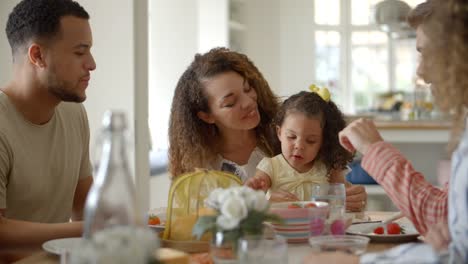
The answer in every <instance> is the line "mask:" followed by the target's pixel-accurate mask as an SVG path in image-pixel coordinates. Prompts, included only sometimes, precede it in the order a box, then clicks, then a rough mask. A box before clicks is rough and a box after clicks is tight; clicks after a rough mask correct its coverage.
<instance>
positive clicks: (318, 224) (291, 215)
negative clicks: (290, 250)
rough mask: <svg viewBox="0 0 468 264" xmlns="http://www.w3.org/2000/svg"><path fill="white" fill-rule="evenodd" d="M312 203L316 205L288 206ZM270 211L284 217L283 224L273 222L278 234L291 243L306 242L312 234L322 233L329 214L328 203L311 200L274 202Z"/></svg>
mask: <svg viewBox="0 0 468 264" xmlns="http://www.w3.org/2000/svg"><path fill="white" fill-rule="evenodd" d="M310 203H313V204H315V206H316V207H312V208H288V207H289V205H291V204H300V205H301V206H305V205H306V204H310ZM270 211H271V213H274V214H277V215H278V216H280V217H281V218H282V219H283V223H282V224H275V223H272V226H273V229H274V230H275V232H276V234H278V235H281V236H283V237H285V238H286V240H287V241H288V242H289V243H305V242H307V240H308V239H309V237H310V236H312V235H314V234H317V235H319V234H321V233H322V230H323V228H324V223H325V220H326V219H327V215H328V203H326V202H309V201H306V202H283V203H273V204H272V205H271V207H270Z"/></svg>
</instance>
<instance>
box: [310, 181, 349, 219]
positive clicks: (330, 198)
mask: <svg viewBox="0 0 468 264" xmlns="http://www.w3.org/2000/svg"><path fill="white" fill-rule="evenodd" d="M311 193H312V197H311V200H312V201H320V202H326V203H328V206H329V207H330V217H335V215H337V216H339V215H344V213H345V211H346V188H345V185H344V183H323V184H315V185H313V186H312V191H311Z"/></svg>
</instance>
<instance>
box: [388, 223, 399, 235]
mask: <svg viewBox="0 0 468 264" xmlns="http://www.w3.org/2000/svg"><path fill="white" fill-rule="evenodd" d="M387 233H388V234H389V235H399V234H401V227H400V225H399V224H397V223H390V224H387Z"/></svg>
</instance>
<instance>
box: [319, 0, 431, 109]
mask: <svg viewBox="0 0 468 264" xmlns="http://www.w3.org/2000/svg"><path fill="white" fill-rule="evenodd" d="M380 1H381V0H315V1H314V25H313V27H312V28H313V30H314V32H313V33H314V54H315V72H314V76H315V81H316V82H317V83H318V84H319V85H324V86H327V87H329V88H330V90H331V92H332V94H333V98H334V100H335V102H336V103H337V104H338V105H340V106H341V107H342V109H343V110H345V111H346V112H356V111H357V112H359V111H363V110H367V109H370V108H372V104H373V102H372V101H373V98H374V96H375V95H376V94H378V93H384V92H387V91H408V92H409V91H412V90H413V87H414V80H415V72H416V67H417V63H418V58H417V53H416V48H415V45H416V44H415V38H395V37H392V36H390V35H389V34H388V33H386V32H383V31H381V30H380V29H379V27H378V26H377V25H375V24H373V23H372V14H373V7H374V6H375V4H377V3H378V2H380ZM423 1H424V0H406V1H405V2H406V3H408V4H409V5H410V6H411V7H414V6H416V5H417V4H419V3H421V2H423ZM347 98H353V100H349V99H348V100H345V99H347Z"/></svg>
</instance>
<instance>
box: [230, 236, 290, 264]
mask: <svg viewBox="0 0 468 264" xmlns="http://www.w3.org/2000/svg"><path fill="white" fill-rule="evenodd" d="M237 257H238V260H239V264H284V263H288V244H287V242H286V239H285V238H284V237H282V236H278V235H276V236H274V237H272V238H266V237H265V236H245V237H243V238H241V239H240V240H239V244H238V250H237Z"/></svg>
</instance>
